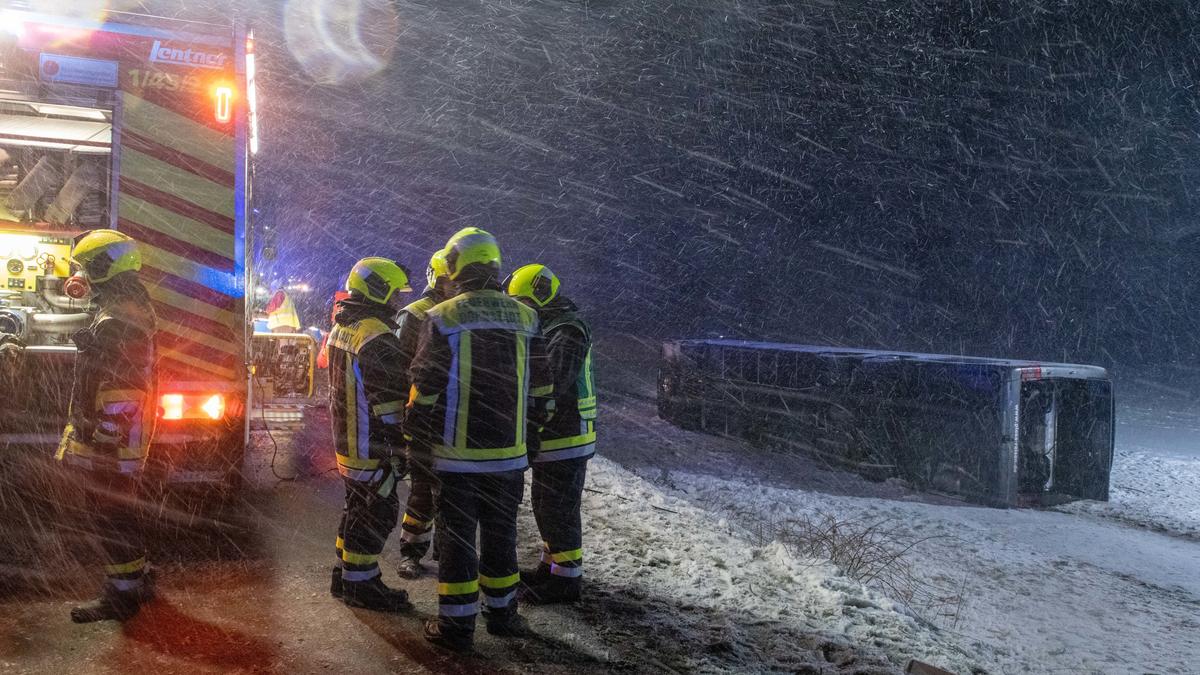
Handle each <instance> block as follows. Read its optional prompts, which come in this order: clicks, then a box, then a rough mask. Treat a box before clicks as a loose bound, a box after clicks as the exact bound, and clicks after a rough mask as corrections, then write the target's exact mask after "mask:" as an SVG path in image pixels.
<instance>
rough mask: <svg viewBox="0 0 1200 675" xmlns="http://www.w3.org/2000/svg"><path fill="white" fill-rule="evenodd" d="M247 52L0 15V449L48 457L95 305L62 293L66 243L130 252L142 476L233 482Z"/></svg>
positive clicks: (247, 136)
mask: <svg viewBox="0 0 1200 675" xmlns="http://www.w3.org/2000/svg"><path fill="white" fill-rule="evenodd" d="M256 126H257V125H256V121H255V91H254V47H253V39H252V36H251V35H249V34H248V33H247V31H246V30H245V29H244V28H243V27H241V26H239V25H236V24H231V25H224V26H222V25H212V24H204V23H194V22H184V21H178V20H168V19H162V18H156V17H146V16H140V15H134V14H125V13H120V12H109V13H107V14H106V15H105V17H104V18H103V19H102V20H95V19H84V18H68V17H58V16H48V15H44V14H39V13H35V12H30V11H22V10H15V9H8V10H3V12H2V13H0V273H2V274H4V275H5V276H4V278H3V280H0V386H2V387H3V392H4V398H3V401H2V402H0V443H3V444H4V445H5V446H7V447H8V448H14V447H25V446H29V447H41V448H46V449H49V448H52V447H54V445H56V444H57V441H58V436H59V435H60V434H61V430H62V427H63V424H64V421H65V418H66V409H67V402H68V396H69V390H70V385H71V379H72V368H73V364H74V359H75V349H74V347H73V346H72V342H71V335H72V334H73V333H74V332H75V331H76V330H78V329H80V328H82V327H84V326H86V325H88V324H89V323H90V321H91V320H92V315H93V313H94V311H95V307H93V306H91V305H89V303H88V302H87V301H86V300H85V299H80V298H74V297H71V296H70V295H69V294H68V293H67V292H66V291H69V290H70V285H69V284H68V285H67V286H66V290H64V281H65V280H66V278H67V277H68V276H69V269H68V267H69V254H70V250H71V244H72V242H73V240H74V238H75V237H77V236H78V235H79V234H80V233H82V232H85V231H87V230H91V229H95V228H111V229H115V230H119V231H122V232H124V233H126V234H128V235H130V236H132V237H133V238H134V239H136V240H137V241H138V242H139V244H140V248H141V251H142V257H143V268H142V272H141V275H142V280H143V282H144V283H145V284H146V285H147V287H148V289H149V291H150V296H151V298H152V300H153V303H154V309H155V312H156V313H157V316H158V335H157V353H158V378H159V381H158V394H157V395H158V417H159V421H158V427H157V433H156V436H155V439H154V444H153V446H152V447H151V450H150V461H149V463H148V466H147V472H148V475H150V476H153V477H157V478H159V479H161V480H163V481H165V482H168V483H178V482H184V483H216V484H223V483H228V482H235V481H236V479H237V476H238V470H239V467H240V464H241V460H242V458H243V456H244V453H245V448H246V446H247V443H248V440H249V425H248V410H250V400H249V399H250V387H249V386H248V384H249V382H250V378H251V376H250V370H251V368H250V367H249V366H248V365H247V361H248V358H247V355H248V353H249V346H250V340H251V329H250V327H249V321H248V316H247V301H246V288H247V286H248V280H249V279H250V274H251V271H250V264H249V260H248V258H247V251H248V250H252V248H251V247H250V246H249V244H250V231H251V228H250V223H249V215H248V214H249V212H250V209H249V199H250V192H251V190H250V181H251V166H250V162H251V156H252V155H253V154H254V152H255V151H256V149H257V129H256Z"/></svg>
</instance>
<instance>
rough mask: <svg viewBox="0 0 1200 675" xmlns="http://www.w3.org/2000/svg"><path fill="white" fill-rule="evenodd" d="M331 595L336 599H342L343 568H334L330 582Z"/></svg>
mask: <svg viewBox="0 0 1200 675" xmlns="http://www.w3.org/2000/svg"><path fill="white" fill-rule="evenodd" d="M329 594H330V595H332V596H333V597H335V598H340V597H342V568H340V567H335V568H333V574H332V576H331V578H330V580H329Z"/></svg>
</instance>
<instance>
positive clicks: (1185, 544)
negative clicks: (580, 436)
mask: <svg viewBox="0 0 1200 675" xmlns="http://www.w3.org/2000/svg"><path fill="white" fill-rule="evenodd" d="M618 389H620V387H618ZM609 400H610V404H609V406H608V407H607V411H606V412H607V414H606V415H605V425H604V432H605V437H604V439H605V440H604V442H603V448H604V449H603V453H604V454H605V455H606V456H607V458H608V459H597V460H596V461H595V462H594V463H593V465H592V474H591V479H590V484H589V485H590V487H591V488H593V489H594V490H596V491H597V492H592V493H589V495H588V504H587V507H586V508H587V514H588V527H589V530H588V532H589V534H588V540H587V546H588V548H589V549H590V550H591V551H593V552H594V553H593V554H592V555H590V556H589V561H591V562H589V567H590V570H591V572H590V573H591V574H594V575H595V576H594V577H593V578H596V579H598V580H599V579H602V580H604V581H605V582H606V583H615V582H617V581H618V580H621V579H623V580H625V581H626V582H627V583H629V584H630V585H631V586H634V587H636V588H638V589H640V590H641V592H642V593H645V594H649V595H650V596H651V597H653V596H656V595H657V596H663V597H666V598H668V599H670V600H671V601H673V602H675V603H684V604H686V605H687V606H696V607H703V608H708V609H709V610H710V611H722V612H726V613H728V614H729V615H730V616H731V617H734V618H732V619H730V621H731V622H732V623H731V625H732V626H733V627H734V628H733V629H731V632H732V636H731V638H730V639H731V640H732V641H733V642H734V644H735V645H736V644H737V642H738V640H739V639H743V638H744V639H745V640H747V641H750V642H754V646H753V648H754V649H757V650H758V651H759V652H760V653H761V654H762V660H761V661H759V662H754V664H755V665H754V667H758V668H763V669H781V670H783V669H788V668H789V666H794V665H795V664H794V663H789V661H788V659H789V654H791V653H793V652H794V650H792V649H791V646H792V642H791V641H789V640H788V639H786V638H785V639H780V640H776V641H764V640H762V639H760V638H755V637H754V636H752V635H750V634H748V633H746V631H745V626H746V625H749V622H751V621H752V618H757V619H758V620H762V621H768V622H771V624H772V625H773V626H775V628H776V630H777V631H779V633H780V634H781V635H788V634H794V635H805V636H810V637H811V636H825V637H827V638H828V639H829V640H830V641H831V642H832V643H837V644H845V645H847V648H848V649H851V650H852V651H853V650H857V652H858V653H859V654H860V657H861V658H869V656H870V655H871V654H881V655H882V658H883V659H885V660H886V661H888V662H890V663H891V664H893V666H900V665H901V664H902V663H903V661H904V660H905V659H907V658H918V659H921V660H924V661H928V662H930V663H933V664H935V665H939V666H941V667H943V668H946V669H948V670H951V671H953V672H970V671H971V670H972V669H976V668H977V669H981V670H986V671H988V672H995V673H1014V672H1036V673H1041V672H1057V673H1128V672H1154V673H1190V672H1197V670H1198V669H1200V536H1198V533H1200V511H1198V510H1197V509H1198V505H1200V456H1198V454H1197V453H1194V452H1193V453H1189V452H1186V451H1175V450H1171V451H1159V450H1156V449H1155V447H1154V446H1153V445H1149V444H1147V443H1146V442H1143V440H1142V439H1147V438H1148V439H1150V442H1153V436H1152V435H1149V434H1145V433H1144V431H1145V430H1146V429H1147V428H1149V427H1150V426H1153V420H1154V419H1155V418H1154V415H1153V411H1152V410H1143V411H1142V412H1141V413H1139V412H1138V411H1137V410H1134V411H1132V412H1131V411H1129V410H1127V409H1125V408H1123V409H1122V411H1121V413H1120V415H1119V417H1120V418H1121V419H1125V420H1133V421H1136V422H1138V424H1140V426H1138V425H1133V426H1130V425H1122V426H1121V427H1120V428H1119V432H1118V450H1117V457H1116V461H1115V465H1114V470H1113V477H1112V483H1113V490H1112V501H1110V502H1108V503H1094V502H1086V503H1075V504H1069V505H1066V506H1064V507H1061V508H1059V509H1057V510H1053V511H1038V510H1000V509H989V508H982V507H975V506H970V505H966V504H962V503H957V502H954V501H953V500H949V499H945V498H935V497H929V496H925V495H919V494H916V493H913V492H911V491H908V490H907V489H905V488H904V487H903V486H900V485H896V484H890V483H884V484H878V483H870V482H868V481H865V480H862V479H860V478H858V477H857V476H853V475H850V474H846V473H843V472H839V471H835V470H830V469H827V468H825V467H822V466H819V465H817V464H816V463H814V462H812V461H811V460H807V459H805V458H800V457H796V456H793V455H785V454H773V453H770V452H768V451H765V450H761V449H755V448H751V447H749V446H748V445H746V444H743V443H740V442H738V441H734V440H728V439H720V438H714V437H710V436H706V435H701V434H693V433H688V432H684V431H681V430H678V429H675V428H674V427H671V426H670V425H667V424H666V423H664V422H661V421H660V420H658V419H657V418H655V416H654V410H653V403H652V401H651V399H650V396H649V395H648V392H647V391H646V389H645V388H644V387H641V386H630V387H626V388H625V390H624V391H614V392H612V396H610V399H609ZM1142 413H1144V414H1142ZM1139 415H1140V416H1139ZM1189 419H1190V418H1189ZM1197 419H1200V416H1197ZM1197 426H1200V425H1197ZM1175 437H1176V439H1177V440H1179V441H1180V442H1181V443H1183V444H1184V445H1186V444H1187V442H1189V441H1191V439H1187V440H1184V439H1185V437H1184V436H1182V435H1181V434H1179V433H1178V432H1177V433H1176V434H1175ZM1194 438H1196V437H1195V436H1193V437H1192V439H1194ZM826 514H834V515H835V516H836V518H838V519H840V520H847V521H856V522H860V523H878V522H884V523H887V525H886V526H885V529H887V530H888V532H889V536H894V537H895V538H896V541H897V542H900V543H903V544H906V543H911V542H919V543H916V545H915V546H914V547H913V549H912V550H911V551H909V553H908V554H907V556H906V560H907V561H908V563H909V565H910V566H911V572H912V574H913V576H914V580H915V581H914V583H915V587H916V588H918V589H919V590H920V591H921V592H920V593H918V594H917V595H916V596H915V597H914V598H913V599H912V602H910V603H908V604H905V603H902V602H899V600H898V598H896V597H894V596H895V593H891V594H890V595H891V596H892V597H889V593H886V592H883V591H880V590H878V589H873V588H867V587H864V585H863V584H860V583H858V582H855V581H852V580H850V579H847V578H845V577H843V576H841V575H840V574H839V572H838V570H837V569H835V568H834V567H833V566H831V565H828V564H822V563H819V562H817V561H814V560H810V559H806V558H804V557H803V556H801V555H798V554H797V553H796V552H795V551H794V550H789V547H788V546H786V545H784V544H783V543H780V542H779V541H771V540H770V539H771V536H770V535H772V534H774V533H775V531H774V530H773V529H772V527H778V526H780V525H781V524H782V525H785V524H786V523H788V522H789V521H791V522H800V521H805V520H808V521H812V520H814V519H817V520H819V519H820V518H822V517H824V516H825V515H826ZM764 524H766V526H765V530H764ZM764 531H765V533H766V535H767V536H765V537H764ZM876 585H878V584H876ZM917 617H919V618H917ZM744 649H746V650H749V649H750V647H749V646H747V647H745V648H744ZM711 656H712V655H711V654H705V653H701V654H697V655H695V658H696V661H695V662H694V663H693V664H691V665H692V666H693V667H698V668H701V669H704V668H709V669H714V670H721V669H725V670H731V669H732V670H737V669H738V666H739V665H741V666H742V667H744V668H750V667H751V665H750V664H751V662H749V661H747V662H742V663H740V664H739V662H738V661H736V660H735V661H729V660H724V661H722V660H720V659H716V660H714V659H712V658H711ZM810 666H811V664H810ZM880 667H884V666H882V665H881V666H880ZM816 672H819V671H816Z"/></svg>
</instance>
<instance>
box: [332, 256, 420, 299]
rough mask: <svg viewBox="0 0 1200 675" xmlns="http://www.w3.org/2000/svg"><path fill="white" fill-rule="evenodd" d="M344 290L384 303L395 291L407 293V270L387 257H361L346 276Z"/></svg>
mask: <svg viewBox="0 0 1200 675" xmlns="http://www.w3.org/2000/svg"><path fill="white" fill-rule="evenodd" d="M346 290H347V291H350V293H352V294H354V293H357V294H359V295H361V296H363V297H364V298H366V299H368V300H370V301H371V302H378V303H379V304H381V305H386V304H387V303H388V301H389V300H391V299H392V295H394V294H395V293H396V292H397V291H398V292H401V293H407V292H409V291H411V290H412V288H410V287H409V285H408V272H406V271H405V270H404V268H403V267H401V266H400V265H397V264H396V263H395V261H392V260H388V259H387V258H363V259H362V260H359V261H358V262H356V263H354V268H353V269H351V270H350V276H349V277H347V278H346Z"/></svg>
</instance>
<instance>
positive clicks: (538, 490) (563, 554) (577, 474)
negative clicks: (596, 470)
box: [530, 457, 589, 578]
mask: <svg viewBox="0 0 1200 675" xmlns="http://www.w3.org/2000/svg"><path fill="white" fill-rule="evenodd" d="M588 459H589V458H588V457H582V458H578V459H564V460H558V461H554V462H536V461H535V462H534V463H533V486H532V488H531V490H530V492H531V497H532V501H533V517H534V519H535V520H537V526H538V531H539V532H541V534H542V538H543V542H542V562H541V566H542V567H543V568H549V570H548V571H549V572H550V573H551V574H553V575H555V576H560V577H568V578H577V577H580V576H582V575H583V523H582V520H581V518H580V515H579V514H580V509H581V504H580V502H581V501H582V496H583V482H584V478H585V477H586V475H587V463H588Z"/></svg>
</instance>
